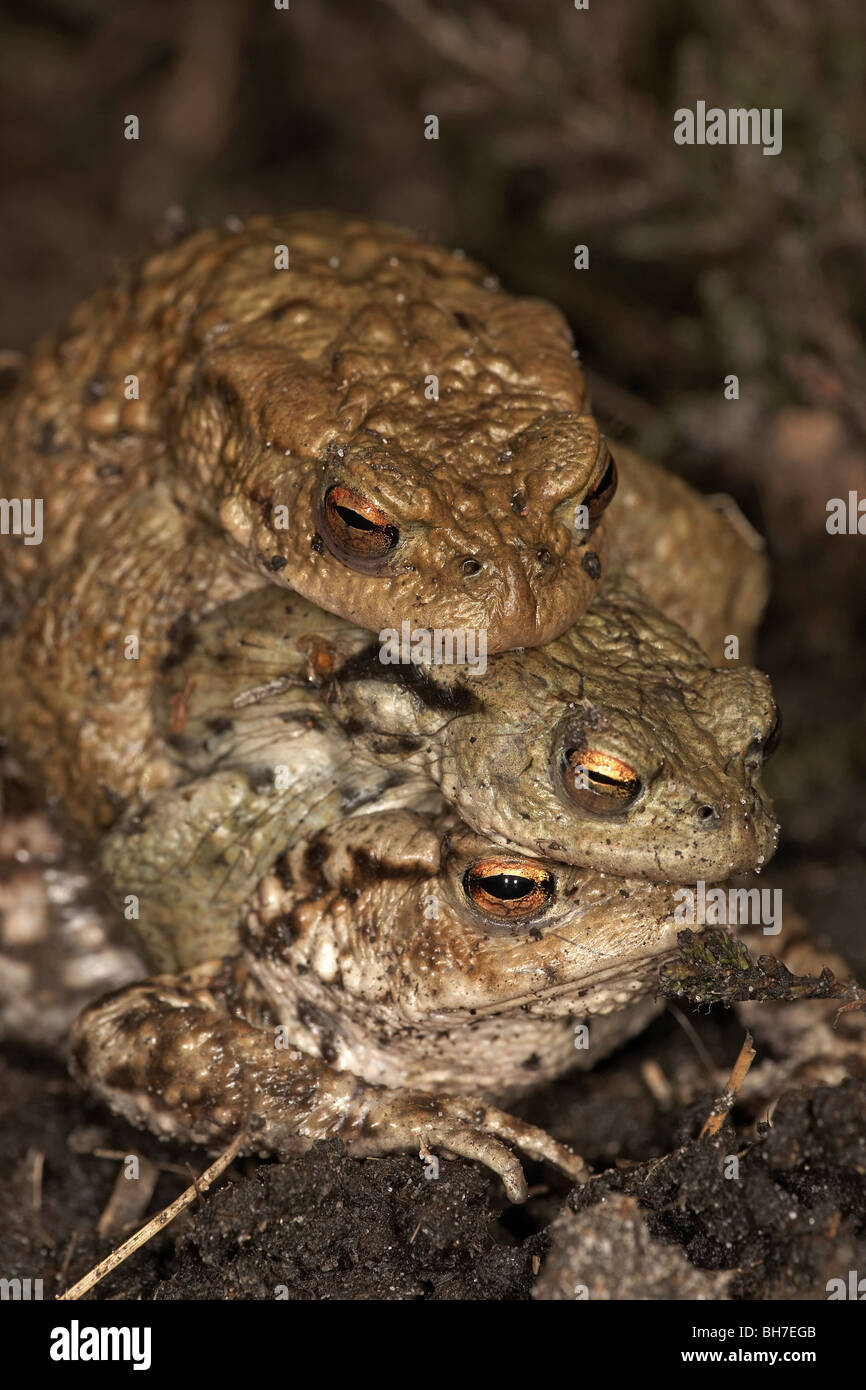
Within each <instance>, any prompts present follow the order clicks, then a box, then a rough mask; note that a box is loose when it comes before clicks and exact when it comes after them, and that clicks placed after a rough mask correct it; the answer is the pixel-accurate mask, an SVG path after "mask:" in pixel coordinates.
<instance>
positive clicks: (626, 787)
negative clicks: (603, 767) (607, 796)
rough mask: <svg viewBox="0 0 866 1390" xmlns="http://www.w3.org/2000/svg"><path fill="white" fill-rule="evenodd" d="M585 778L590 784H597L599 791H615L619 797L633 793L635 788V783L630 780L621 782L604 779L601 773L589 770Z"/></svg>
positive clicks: (615, 779)
mask: <svg viewBox="0 0 866 1390" xmlns="http://www.w3.org/2000/svg"><path fill="white" fill-rule="evenodd" d="M587 776H588V778H589V781H590V784H592V783H593V782H597V783H598V785H599V788H600V789H601V790H604V791H615V792H617V793H618V794H619V795H621V796H623V795H625V794H626V793H628V792H632V791H634V789H635V787H636V786H637V783H636V782H635V781H634V780H632V779H629V780H627V781H624V782H623V781H620V780H618V779H617V778H616V777H605V775H604V773H603V772H592V771H591V770H587Z"/></svg>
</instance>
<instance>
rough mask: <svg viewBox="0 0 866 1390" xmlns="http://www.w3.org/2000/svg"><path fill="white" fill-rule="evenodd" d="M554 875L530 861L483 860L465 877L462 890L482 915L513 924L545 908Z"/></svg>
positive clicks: (541, 865)
mask: <svg viewBox="0 0 866 1390" xmlns="http://www.w3.org/2000/svg"><path fill="white" fill-rule="evenodd" d="M554 887H555V881H554V877H553V874H552V873H550V871H549V870H548V869H546V868H545V867H544V865H543V864H537V863H535V862H534V861H533V860H531V859H518V860H514V859H508V858H503V859H498V858H494V859H480V860H479V861H478V863H477V864H473V865H472V867H471V868H469V869H467V870H466V873H465V874H464V875H463V888H464V890H465V892H466V896H467V897H468V899H469V901H470V902H471V903H473V904H474V906H475V907H477V908H478V910H479V912H483V913H485V914H486V915H487V916H488V917H497V918H499V919H500V921H507V922H512V921H516V920H517V919H518V918H520V917H528V916H529V915H530V914H532V913H536V912H539V911H540V910H541V909H542V908H543V907H546V906H547V904H548V903H549V902H550V900H551V898H552V897H553V890H554Z"/></svg>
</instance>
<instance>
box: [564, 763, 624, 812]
mask: <svg viewBox="0 0 866 1390" xmlns="http://www.w3.org/2000/svg"><path fill="white" fill-rule="evenodd" d="M563 777H564V780H565V789H566V791H567V792H568V795H569V796H570V797H571V799H572V801H574V802H576V803H577V805H578V806H580V807H581V809H582V810H584V811H591V812H592V813H593V814H594V815H597V816H616V815H619V814H621V813H622V812H623V811H626V810H628V808H629V806H631V805H632V803H633V802H634V801H635V800H636V798H637V796H638V794H639V792H640V778H639V777H638V775H637V773H636V772H635V771H634V769H633V768H631V767H629V765H628V763H624V762H621V760H620V759H619V758H615V757H614V756H613V755H612V754H611V753H601V752H599V751H598V750H597V749H594V748H566V750H565V757H564V765H563Z"/></svg>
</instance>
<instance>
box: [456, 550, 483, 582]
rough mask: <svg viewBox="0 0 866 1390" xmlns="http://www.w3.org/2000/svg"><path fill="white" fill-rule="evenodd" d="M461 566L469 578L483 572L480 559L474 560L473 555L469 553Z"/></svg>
mask: <svg viewBox="0 0 866 1390" xmlns="http://www.w3.org/2000/svg"><path fill="white" fill-rule="evenodd" d="M460 568H461V570H462V571H463V573H464V574H465V576H466V578H467V579H471V578H472V576H473V575H475V574H480V573H481V565H480V563H479V562H478V560H474V559H473V558H472V556H471V555H467V557H466V559H465V560H464V561H463V564H462V565H461V566H460Z"/></svg>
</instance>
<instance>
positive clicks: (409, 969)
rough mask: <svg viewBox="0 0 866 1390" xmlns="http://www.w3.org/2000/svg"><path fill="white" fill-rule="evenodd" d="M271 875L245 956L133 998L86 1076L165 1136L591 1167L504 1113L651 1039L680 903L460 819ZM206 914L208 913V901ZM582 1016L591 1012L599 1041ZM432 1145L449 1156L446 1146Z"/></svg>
mask: <svg viewBox="0 0 866 1390" xmlns="http://www.w3.org/2000/svg"><path fill="white" fill-rule="evenodd" d="M260 868H261V870H262V871H263V877H262V880H261V883H260V885H259V887H258V890H257V894H256V899H255V903H254V905H253V907H252V910H251V911H250V913H249V915H248V918H247V922H246V925H245V929H244V939H243V947H242V951H241V953H240V954H238V955H237V956H236V957H235V958H234V959H232V958H224V959H222V960H216V961H209V962H206V963H204V964H202V965H200V966H198V967H196V968H195V969H193V970H192V971H189V972H187V973H185V974H181V975H177V976H171V975H164V976H161V977H155V978H152V979H150V980H147V981H145V982H143V983H141V984H136V985H133V986H131V987H129V988H126V989H123V990H120V991H118V992H116V993H114V994H113V995H110V996H108V997H107V998H106V999H103V1000H101V1001H99V1002H98V1003H97V1004H95V1005H93V1006H91V1007H90V1008H89V1009H88V1010H86V1011H85V1013H84V1014H83V1015H82V1016H81V1018H80V1019H79V1021H78V1023H77V1024H76V1026H75V1028H74V1030H73V1035H72V1041H71V1049H72V1057H73V1069H74V1071H75V1073H76V1075H77V1076H78V1078H79V1079H80V1080H81V1081H82V1082H83V1083H84V1084H85V1085H86V1086H88V1087H89V1088H90V1089H91V1090H92V1091H93V1092H94V1093H95V1094H96V1095H98V1096H100V1097H101V1098H102V1099H103V1100H104V1101H106V1102H107V1103H108V1104H109V1105H110V1106H111V1107H112V1108H113V1109H114V1110H116V1111H118V1112H119V1113H121V1114H123V1115H125V1116H126V1117H127V1118H128V1119H130V1120H132V1121H133V1122H134V1123H136V1124H139V1125H143V1126H146V1127H148V1128H150V1129H152V1130H153V1131H154V1132H155V1133H157V1134H159V1135H162V1136H178V1137H180V1136H183V1137H184V1138H187V1139H189V1140H191V1141H193V1142H195V1143H201V1144H207V1145H209V1146H213V1145H223V1144H226V1143H228V1142H229V1140H230V1139H231V1138H232V1137H233V1135H234V1134H235V1133H236V1132H237V1131H238V1130H244V1131H245V1132H246V1134H247V1136H248V1137H247V1139H246V1141H245V1147H246V1149H247V1150H248V1151H255V1152H260V1153H273V1154H276V1155H278V1156H280V1157H288V1156H291V1155H293V1154H297V1153H300V1152H303V1151H304V1150H306V1149H307V1148H309V1146H310V1145H311V1144H312V1143H313V1142H314V1141H315V1140H317V1139H327V1138H333V1137H337V1136H339V1137H340V1138H342V1139H343V1140H344V1142H345V1144H346V1146H347V1148H348V1150H349V1152H350V1153H352V1154H354V1155H357V1156H362V1155H373V1154H385V1153H392V1152H395V1151H399V1150H403V1149H412V1148H415V1149H417V1148H419V1146H420V1148H421V1150H422V1152H427V1153H429V1150H430V1149H433V1150H438V1151H439V1152H441V1153H443V1154H445V1155H462V1156H464V1157H468V1158H472V1159H475V1160H476V1161H478V1162H480V1163H482V1164H486V1165H487V1166H488V1167H489V1168H491V1169H492V1170H493V1171H494V1172H496V1173H498V1174H500V1176H501V1177H502V1180H503V1182H504V1184H505V1188H506V1191H507V1193H508V1196H509V1198H510V1199H511V1200H513V1201H520V1200H522V1199H523V1198H524V1197H525V1196H526V1185H525V1181H524V1178H523V1173H522V1168H521V1164H520V1161H519V1159H518V1157H517V1156H516V1154H515V1152H513V1150H516V1151H517V1152H518V1153H522V1154H523V1155H525V1156H527V1157H531V1158H536V1159H539V1158H540V1159H546V1160H547V1161H549V1162H551V1163H553V1164H554V1165H555V1166H556V1167H557V1168H559V1169H560V1170H562V1171H563V1172H565V1173H566V1174H568V1175H569V1176H570V1177H572V1178H574V1179H580V1178H582V1177H583V1176H585V1168H584V1165H583V1163H582V1161H581V1160H580V1159H579V1158H578V1157H577V1156H576V1155H575V1154H574V1153H572V1152H571V1151H570V1150H569V1149H567V1148H565V1147H564V1146H563V1145H561V1144H558V1143H556V1142H555V1141H554V1140H553V1139H552V1138H551V1137H550V1136H549V1135H547V1134H546V1133H544V1132H543V1131H540V1130H538V1129H535V1128H533V1127H532V1126H530V1125H528V1124H526V1123H525V1122H523V1121H521V1120H517V1119H515V1118H514V1117H512V1116H510V1115H508V1114H507V1113H505V1112H503V1111H502V1110H500V1109H497V1108H496V1107H495V1106H494V1105H493V1103H492V1102H493V1100H494V1099H500V1100H505V1101H507V1100H508V1099H509V1098H512V1099H513V1098H515V1097H517V1096H519V1095H520V1094H521V1093H523V1092H524V1091H526V1090H527V1089H528V1088H529V1087H530V1086H533V1085H535V1084H537V1083H538V1081H539V1080H541V1079H544V1078H549V1077H553V1076H556V1075H558V1074H559V1073H560V1072H562V1071H564V1070H566V1069H567V1068H569V1067H571V1066H573V1065H575V1064H576V1063H577V1064H583V1065H594V1064H595V1063H596V1062H597V1061H598V1060H599V1059H600V1058H601V1057H603V1056H604V1055H605V1053H606V1052H607V1051H609V1050H610V1049H611V1048H612V1047H613V1046H615V1045H616V1044H617V1043H619V1042H620V1041H622V1040H623V1039H624V1038H627V1037H628V1036H630V1035H631V1034H632V1033H633V1032H635V1031H636V1030H637V1029H639V1028H640V1027H642V1026H643V1025H644V1023H645V1022H646V1021H647V1019H648V1017H650V1016H651V1014H652V1012H653V1011H654V1009H655V1007H656V1004H655V1001H654V1000H653V998H652V990H653V987H654V981H655V977H656V967H657V966H658V964H659V962H660V960H661V959H662V958H663V957H664V955H665V954H666V953H667V952H669V951H670V950H671V949H672V948H673V947H674V945H675V941H676V928H677V926H678V923H677V922H676V920H675V918H674V915H673V909H674V902H673V898H672V890H671V889H670V888H669V887H667V886H663V885H660V884H651V883H647V882H645V881H640V880H637V881H628V880H621V879H614V878H610V877H607V876H605V875H603V874H597V873H594V872H592V871H586V870H582V869H575V868H567V867H564V866H562V865H558V864H554V863H551V862H548V861H544V860H539V859H525V858H521V857H520V856H518V855H515V854H513V853H511V852H510V851H504V850H502V849H500V848H499V847H497V846H495V845H493V844H491V843H490V842H489V841H487V840H484V839H483V838H482V837H479V836H478V835H476V834H474V833H473V832H471V831H468V830H467V829H466V828H465V827H463V826H462V825H461V824H460V823H459V822H456V821H455V820H454V819H453V818H448V817H446V818H444V819H443V818H441V817H439V818H437V817H432V816H424V815H419V814H418V813H416V812H411V811H406V810H400V811H390V812H383V813H376V814H370V815H365V816H358V817H350V818H348V819H346V820H344V821H342V822H340V823H339V824H338V825H336V826H331V827H329V828H328V829H326V830H323V831H321V832H319V833H318V834H317V835H315V836H313V837H312V839H311V840H310V841H308V842H306V843H301V844H298V845H296V847H295V849H294V850H293V851H292V852H291V853H290V854H289V855H288V856H285V857H284V859H283V861H282V864H281V870H280V873H279V875H276V874H275V873H273V872H272V871H271V870H270V866H269V865H268V864H266V863H264V862H263V863H262V864H261V866H260ZM202 911H203V912H206V911H207V907H206V905H203V906H202ZM575 1020H589V1035H588V1036H589V1048H588V1049H584V1048H583V1047H582V1045H581V1047H580V1048H578V1047H577V1046H576V1042H575ZM428 1146H429V1147H428Z"/></svg>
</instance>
